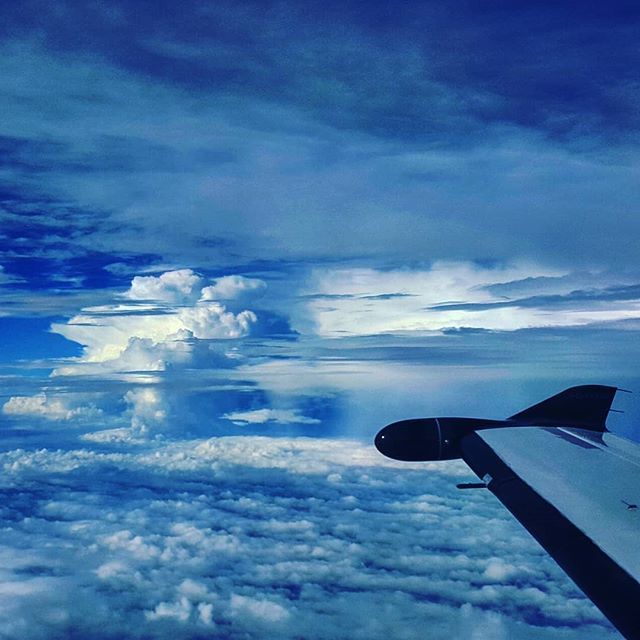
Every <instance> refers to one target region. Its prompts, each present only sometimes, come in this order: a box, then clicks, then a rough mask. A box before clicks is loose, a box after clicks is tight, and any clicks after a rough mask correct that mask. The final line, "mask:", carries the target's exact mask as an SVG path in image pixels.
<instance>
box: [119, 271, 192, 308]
mask: <svg viewBox="0 0 640 640" xmlns="http://www.w3.org/2000/svg"><path fill="white" fill-rule="evenodd" d="M201 283H202V278H201V277H200V276H198V275H196V274H195V273H194V272H193V271H192V270H191V269H178V270H176V271H167V272H165V273H163V274H161V275H159V276H135V277H134V278H133V280H132V281H131V287H130V288H129V290H128V291H127V292H126V293H125V294H124V296H125V297H126V298H130V299H131V300H150V301H156V302H172V303H178V304H180V303H188V302H194V300H193V296H194V292H197V291H198V287H199V285H201ZM196 300H197V295H196Z"/></svg>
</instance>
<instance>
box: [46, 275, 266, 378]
mask: <svg viewBox="0 0 640 640" xmlns="http://www.w3.org/2000/svg"><path fill="white" fill-rule="evenodd" d="M245 280H247V281H248V282H249V283H255V282H262V281H254V280H250V279H243V278H240V277H237V279H236V280H233V282H234V283H236V287H237V288H238V290H243V291H245V292H246V291H257V290H260V291H261V290H262V288H261V287H258V286H257V285H254V284H250V285H245V284H244V281H245ZM203 283H204V280H203V279H202V278H201V277H200V276H198V275H197V274H195V273H194V272H193V271H191V270H190V269H180V270H176V271H168V272H166V273H163V274H162V275H160V276H136V277H135V278H133V281H132V283H131V287H130V289H129V290H128V291H127V292H126V293H125V294H124V296H125V297H126V298H128V299H130V300H132V301H135V304H117V305H108V306H102V307H90V308H87V309H85V310H83V311H82V312H81V313H79V314H78V315H76V316H74V317H73V318H71V319H70V320H69V322H67V323H66V324H60V323H57V324H54V325H53V326H52V330H53V331H54V332H56V333H59V334H61V335H63V336H64V337H65V338H67V339H68V340H72V341H73V342H77V343H79V344H81V345H82V346H83V348H84V351H83V355H82V357H81V358H79V359H76V360H75V361H72V362H70V363H68V364H66V365H63V366H60V367H58V368H57V369H56V372H55V373H56V374H58V375H69V374H82V373H107V372H108V371H120V372H142V371H162V370H164V369H165V368H166V366H167V363H171V364H185V363H188V362H190V360H191V357H192V354H193V350H194V347H193V343H194V341H198V340H228V339H237V338H242V337H245V336H247V335H249V333H250V331H251V327H252V325H253V324H254V323H255V322H256V321H257V317H256V314H255V313H254V312H253V311H250V310H248V309H245V310H242V311H238V312H237V313H234V312H233V311H229V310H227V309H226V307H225V306H224V305H223V304H222V303H221V302H219V301H217V300H215V299H214V296H213V294H212V292H211V291H210V287H202V285H203ZM262 284H263V285H264V283H262ZM212 286H213V287H215V286H217V285H212ZM231 288H232V287H231ZM227 289H229V290H230V287H227ZM247 301H248V300H247Z"/></svg>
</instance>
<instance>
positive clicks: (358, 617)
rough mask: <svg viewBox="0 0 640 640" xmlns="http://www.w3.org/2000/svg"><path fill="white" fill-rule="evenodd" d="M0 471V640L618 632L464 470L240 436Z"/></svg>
mask: <svg viewBox="0 0 640 640" xmlns="http://www.w3.org/2000/svg"><path fill="white" fill-rule="evenodd" d="M150 404H151V405H153V402H151V403H150ZM0 469H1V470H2V475H1V476H0V478H1V480H0V489H3V490H4V491H5V493H6V495H5V498H4V499H3V502H2V504H1V505H0V510H1V511H2V513H3V515H4V521H5V525H4V530H3V537H2V542H1V544H0V561H1V564H2V567H3V570H2V576H1V577H2V582H1V585H2V587H1V588H0V624H1V625H2V628H3V633H4V637H6V638H7V639H8V640H17V639H18V638H20V640H36V639H41V638H44V637H47V638H63V637H65V635H66V636H68V634H69V633H70V632H71V631H73V633H75V634H77V635H82V636H84V637H95V638H104V639H106V638H109V639H115V638H118V637H122V636H123V635H126V636H127V637H130V638H142V637H151V636H153V637H155V638H174V639H175V638H185V639H187V638H193V637H199V636H203V635H206V636H207V637H211V638H230V639H234V638H244V639H245V640H246V639H248V638H263V637H278V638H283V639H287V638H291V639H294V638H297V637H298V638H299V637H304V638H309V639H314V640H315V639H318V640H325V639H326V640H328V639H329V638H334V637H341V636H342V635H343V634H344V629H345V628H348V629H349V634H350V636H351V637H353V638H359V639H362V640H365V639H366V640H375V639H376V638H380V639H382V638H388V637H390V636H393V637H394V638H404V639H413V638H423V637H424V634H425V632H426V631H428V635H429V637H430V638H433V640H440V639H448V638H451V637H455V638H459V639H460V640H472V639H473V640H494V639H495V638H509V639H518V640H524V639H531V640H533V638H535V639H536V640H560V639H561V638H562V639H563V640H570V639H573V638H575V640H596V638H597V639H598V640H603V639H605V638H611V640H613V638H614V637H615V634H614V633H613V632H612V631H611V630H610V628H609V627H608V626H607V624H606V623H605V622H604V621H603V619H602V617H601V616H600V614H599V613H598V612H597V611H596V610H595V609H594V607H593V606H592V605H591V604H590V603H589V602H588V601H587V600H585V599H584V598H583V597H582V596H581V595H580V594H579V592H578V591H577V590H576V589H575V588H574V587H573V586H572V585H571V583H570V582H569V581H568V580H567V579H566V578H565V577H564V576H563V574H562V572H561V571H560V570H559V568H558V567H557V566H556V565H555V563H553V562H552V561H551V560H550V559H549V558H548V557H547V556H546V555H545V554H544V552H543V551H542V550H541V549H540V548H539V547H538V545H537V544H536V543H535V542H533V541H532V540H531V539H530V538H529V537H528V536H527V534H526V533H524V532H523V531H522V529H521V528H520V527H519V525H517V524H516V523H515V522H514V521H513V520H512V519H511V517H510V516H509V515H508V514H507V513H506V512H505V511H504V510H503V508H502V507H501V506H500V505H499V504H498V503H497V501H496V500H495V499H494V498H493V497H492V496H491V495H490V494H488V493H486V492H460V491H457V490H456V489H455V483H456V481H459V479H461V478H468V477H469V472H468V470H467V469H466V468H465V467H464V465H463V464H462V463H457V462H453V463H451V464H440V463H427V464H424V465H419V464H401V463H396V462H393V461H390V460H386V459H383V458H382V457H381V456H379V454H377V452H375V450H374V449H373V447H372V446H371V445H363V444H361V443H358V442H355V441H350V440H315V439H272V438H258V437H233V438H218V439H211V440H204V441H193V442H173V443H166V444H163V445H154V446H153V447H147V448H143V449H142V450H140V451H139V452H138V453H132V452H122V453H106V452H104V451H102V452H97V451H91V450H88V449H83V450H76V451H55V450H46V449H39V450H35V451H25V450H15V451H7V452H4V453H0ZM53 479H55V482H53ZM87 487H91V491H87ZM15 489H20V490H19V491H16V490H15ZM52 548H55V549H56V553H55V554H52V553H50V552H49V550H50V549H52ZM25 550H26V551H25Z"/></svg>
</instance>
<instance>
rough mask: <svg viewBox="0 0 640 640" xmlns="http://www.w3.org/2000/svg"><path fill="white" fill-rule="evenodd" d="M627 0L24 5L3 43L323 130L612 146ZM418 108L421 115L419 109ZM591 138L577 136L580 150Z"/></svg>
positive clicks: (623, 94) (625, 71)
mask: <svg viewBox="0 0 640 640" xmlns="http://www.w3.org/2000/svg"><path fill="white" fill-rule="evenodd" d="M639 17H640V16H639V12H638V8H637V6H636V5H634V3H614V4H609V5H602V6H601V5H594V4H580V5H576V3H574V2H559V3H543V4H541V3H519V4H518V5H517V7H516V6H514V5H510V4H505V3H499V2H498V3H484V4H483V5H482V6H481V7H480V6H474V5H471V4H469V3H466V2H455V3H449V4H447V5H446V6H442V5H439V4H437V3H431V4H424V3H421V4H420V5H413V6H407V7H400V6H398V5H397V4H393V3H387V2H373V3H366V4H364V3H361V2H348V3H315V2H304V3H296V4H292V3H283V2H262V3H257V4H256V3H250V2H249V3H242V4H238V3H216V4H215V5H209V6H203V5H202V4H200V3H196V2H185V3H181V5H180V11H176V10H175V4H174V3H172V2H166V1H163V2H135V3H134V2H110V3H108V4H103V3H77V2H74V3H65V2H61V3H56V5H55V7H52V6H51V5H50V4H49V3H43V2H38V1H36V2H27V3H24V4H23V5H22V6H21V10H20V11H16V10H13V9H12V8H11V7H10V6H9V5H7V6H6V8H5V10H4V12H3V22H4V25H5V26H4V33H5V37H14V38H15V37H30V36H34V35H36V34H37V36H38V37H40V38H41V39H43V41H44V42H46V43H47V45H48V46H49V47H51V48H52V49H54V50H55V49H57V50H62V51H73V52H75V53H76V54H77V55H79V56H87V55H95V54H96V53H99V55H100V56H101V57H103V58H105V59H108V60H110V61H111V62H112V63H114V64H116V65H118V66H121V67H123V68H126V69H128V70H133V71H135V72H136V73H142V74H145V75H147V76H149V77H151V78H155V79H159V80H161V81H163V82H172V83H177V84H180V85H183V86H187V87H189V88H190V89H192V90H198V89H202V88H206V89H211V88H215V89H216V90H218V91H220V92H223V93H228V92H240V93H243V94H245V95H247V96H253V97H260V98H268V99H271V100H275V101H277V102H282V103H288V104H293V105H295V106H302V107H304V108H305V109H306V110H308V111H311V112H313V113H314V114H315V116H316V117H317V118H320V119H321V120H324V121H325V122H328V123H329V124H331V125H332V126H338V127H341V128H342V127H353V128H358V129H362V130H365V131H367V132H373V133H375V134H376V135H382V136H385V137H387V136H389V137H394V138H398V137H400V138H411V139H415V138H416V137H418V138H422V139H430V140H433V141H434V142H438V143H445V144H448V143H452V144H460V143H461V142H462V139H461V137H460V134H464V135H466V136H471V137H476V136H477V135H479V134H480V132H481V130H482V128H483V126H484V125H486V124H487V123H490V122H500V123H505V122H508V123H513V124H516V125H519V126H525V127H534V128H539V129H541V130H542V131H544V132H545V133H546V134H548V135H551V136H559V137H569V138H572V137H574V136H577V137H581V138H582V137H583V138H587V139H589V138H596V139H597V138H600V139H601V141H603V140H604V138H605V134H606V135H607V137H609V136H611V135H613V136H615V137H617V140H618V142H619V143H624V142H625V140H627V139H628V136H629V134H630V133H632V135H633V133H635V132H637V129H638V126H639V125H640V121H639V120H638V116H637V110H636V109H635V107H634V105H635V102H636V100H637V95H638V85H637V83H636V82H635V79H634V75H633V72H632V69H633V68H634V66H637V63H638V52H637V48H636V46H635V43H636V42H637V38H638V31H639V22H638V19H639ZM427 104H428V105H429V108H428V109H425V105H427ZM588 144H591V143H588Z"/></svg>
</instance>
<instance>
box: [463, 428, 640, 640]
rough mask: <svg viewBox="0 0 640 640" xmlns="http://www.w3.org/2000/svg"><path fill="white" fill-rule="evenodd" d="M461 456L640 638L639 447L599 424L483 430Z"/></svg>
mask: <svg viewBox="0 0 640 640" xmlns="http://www.w3.org/2000/svg"><path fill="white" fill-rule="evenodd" d="M461 450H462V457H463V459H464V460H465V462H466V463H467V464H468V465H469V466H470V467H471V468H472V469H473V471H474V472H475V473H476V474H477V475H478V476H479V477H480V478H482V479H483V482H484V483H485V484H486V486H487V488H488V489H489V490H490V491H491V492H492V493H493V494H494V495H495V496H496V497H497V498H498V499H499V500H500V501H501V502H502V503H503V504H504V506H505V507H506V508H507V509H508V510H509V511H510V512H511V513H512V514H513V515H514V516H515V517H516V518H517V519H518V520H519V521H520V522H521V523H522V524H523V525H524V526H525V527H526V529H527V530H528V531H529V532H530V533H531V535H533V537H534V538H536V540H538V542H539V543H540V544H541V545H542V546H543V547H544V548H545V549H546V550H547V552H548V553H549V554H550V555H551V556H553V558H554V559H555V560H556V561H557V562H558V564H559V565H560V566H561V567H562V568H563V569H564V570H565V571H566V573H567V574H568V575H569V576H570V577H571V578H572V579H573V580H574V582H575V583H576V584H577V585H578V586H579V587H580V588H581V589H582V590H583V591H584V592H585V594H586V595H587V596H588V597H589V598H590V599H591V600H593V602H594V603H595V604H596V605H597V606H598V607H599V608H600V610H601V611H602V612H603V613H604V614H605V615H606V616H607V617H608V618H609V619H610V620H611V622H612V623H613V624H614V625H615V626H616V627H617V628H618V630H619V631H620V632H621V633H622V634H623V635H624V636H625V637H626V638H629V639H640V446H638V445H636V444H635V443H633V442H630V441H628V440H626V439H624V438H619V437H616V436H614V435H613V434H611V433H605V432H597V431H593V430H585V429H574V428H563V427H534V426H527V427H522V426H517V427H510V428H509V427H507V428H502V429H488V430H482V429H480V430H477V431H474V432H473V433H471V434H469V435H467V436H465V437H464V438H463V439H462V441H461Z"/></svg>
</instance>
